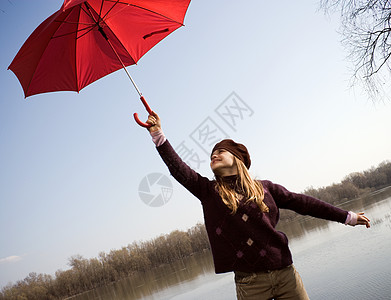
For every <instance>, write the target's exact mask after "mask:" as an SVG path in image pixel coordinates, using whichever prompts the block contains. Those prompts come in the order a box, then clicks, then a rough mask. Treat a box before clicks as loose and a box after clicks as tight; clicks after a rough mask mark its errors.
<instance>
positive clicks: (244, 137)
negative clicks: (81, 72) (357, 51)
mask: <svg viewBox="0 0 391 300" xmlns="http://www.w3.org/2000/svg"><path fill="white" fill-rule="evenodd" d="M205 3H206V2H205V1H193V2H192V3H191V4H190V7H189V10H188V13H187V16H186V18H185V24H186V26H185V27H183V28H180V29H179V30H177V31H176V32H174V33H173V34H171V35H170V36H169V37H167V38H166V39H165V40H163V41H162V42H161V43H160V44H158V45H157V46H156V47H154V48H153V49H152V50H151V51H149V52H148V53H147V54H146V55H145V56H144V57H143V58H142V59H141V60H140V61H139V63H138V65H137V66H131V67H128V70H129V72H130V73H131V74H132V76H133V78H134V79H135V81H136V82H137V84H138V86H139V88H140V89H141V90H142V92H143V94H144V95H145V97H146V98H147V100H148V101H149V103H150V105H151V107H152V109H154V110H155V111H156V112H158V113H159V115H160V116H161V118H162V121H163V128H164V131H165V133H166V135H167V137H168V138H169V140H170V141H171V143H172V144H173V146H175V147H177V148H178V149H179V147H180V145H186V147H187V148H188V149H190V150H192V151H193V152H192V153H193V155H198V158H199V159H200V160H201V161H203V162H202V163H201V164H200V165H199V166H198V165H197V166H196V167H195V168H197V171H199V172H200V173H202V174H204V175H205V176H208V177H210V178H212V173H211V171H210V170H209V167H208V163H207V161H208V155H207V154H206V153H205V152H204V151H203V149H206V150H207V148H208V145H206V144H202V145H201V146H202V147H200V145H199V143H198V144H197V137H198V138H199V137H200V136H199V135H198V133H199V130H200V128H202V126H204V125H205V124H214V125H216V126H218V128H219V129H220V130H221V132H224V133H225V135H226V136H229V137H231V138H233V139H235V140H237V141H240V142H242V143H244V144H246V145H247V147H248V148H249V151H250V153H251V155H252V161H253V164H252V167H251V169H250V171H251V172H252V174H253V175H254V176H255V177H258V178H262V179H270V180H272V181H274V182H277V183H280V184H282V185H284V186H286V187H287V188H288V189H290V190H293V191H303V190H304V189H305V188H307V187H309V186H314V187H321V186H326V185H329V184H332V183H334V182H339V181H340V180H342V179H343V177H344V176H345V175H348V174H349V173H351V172H354V171H362V170H365V169H368V168H370V167H371V166H377V165H378V164H379V163H380V162H382V161H384V160H390V159H391V139H390V138H389V136H390V134H389V133H390V132H391V119H390V118H389V116H390V114H391V104H390V102H389V101H385V102H380V103H377V104H373V103H372V102H370V101H369V100H368V99H367V97H366V95H365V94H364V93H362V91H361V89H360V87H359V86H358V87H357V88H356V89H351V88H350V83H349V81H350V76H351V73H350V70H349V69H350V68H351V64H350V63H349V61H348V60H347V59H346V56H347V52H346V51H345V50H344V48H343V47H342V46H341V44H340V40H341V36H340V35H339V34H338V32H337V31H338V28H339V23H338V16H331V17H326V16H325V15H324V14H323V13H321V12H319V11H318V6H317V1H309V0H306V1H294V2H292V1H282V2H281V1H280V2H278V3H277V2H276V3H271V2H268V3H266V2H264V1H256V0H251V1H246V2H245V4H243V3H239V2H238V1H226V0H225V1H222V0H217V1H212V2H208V5H206V4H205ZM61 4H62V3H61V1H53V0H36V1H27V0H23V1H2V2H1V3H0V33H1V41H2V43H1V51H2V55H1V58H0V60H1V69H0V76H1V90H2V93H1V94H2V96H1V101H0V245H1V247H0V286H4V285H5V284H7V283H8V282H15V281H16V280H18V279H23V278H24V277H25V276H27V275H28V273H29V272H37V273H47V274H54V272H55V271H56V270H58V269H63V270H64V269H67V268H68V266H67V261H68V258H69V257H70V256H72V255H75V254H80V255H82V256H84V257H86V258H91V257H96V256H98V253H99V252H101V251H105V252H109V251H110V249H118V248H120V247H122V246H126V245H127V244H129V243H132V242H133V241H141V240H148V239H151V238H153V237H156V236H159V235H160V234H164V233H169V232H170V231H172V230H175V229H180V230H186V229H187V228H189V227H191V226H193V225H195V224H196V223H197V222H199V221H201V222H202V220H203V217H202V211H201V206H200V204H199V202H198V200H197V199H195V198H193V197H192V196H191V195H190V194H189V193H188V192H186V191H185V190H184V189H183V188H182V187H181V186H179V185H178V184H177V183H176V182H175V181H174V180H173V179H172V178H170V177H169V179H170V180H171V182H172V185H173V190H172V192H173V193H172V197H171V198H170V199H169V201H168V203H166V204H165V205H163V206H161V207H151V206H148V205H146V204H145V203H144V202H143V201H142V199H141V198H140V194H139V185H140V183H141V182H142V180H143V179H144V178H145V177H147V176H148V175H149V174H152V173H159V174H163V175H166V176H169V173H168V171H167V169H166V167H165V165H164V164H163V163H162V161H161V160H160V158H159V156H158V154H157V152H156V150H155V148H154V145H153V144H152V142H151V139H150V137H149V135H148V133H147V131H146V130H145V129H142V128H140V127H139V126H138V125H137V124H136V123H135V122H134V121H133V119H132V114H133V112H138V113H139V114H140V115H141V117H142V118H144V119H146V112H145V110H144V108H143V107H142V105H141V104H140V101H139V100H138V95H137V93H136V91H135V90H134V88H133V87H132V86H131V83H130V81H129V79H128V78H127V76H126V74H125V72H123V71H121V70H120V71H117V72H115V73H113V74H111V75H109V76H106V77H105V78H103V79H101V80H99V81H97V82H95V83H93V84H91V85H90V86H88V87H86V88H85V89H83V90H82V91H81V92H80V93H79V94H77V93H72V92H58V93H50V94H42V95H36V96H32V97H29V98H27V99H24V95H23V91H22V88H21V86H20V84H19V82H18V80H17V79H16V77H15V76H14V74H13V73H12V72H11V71H9V70H7V67H8V66H9V64H10V63H11V61H12V59H13V58H14V56H15V54H16V53H17V51H18V50H19V49H20V47H21V46H22V44H23V42H24V41H25V40H26V38H27V37H28V36H29V35H30V33H31V32H32V31H33V30H34V29H35V28H36V27H37V26H38V25H39V24H40V23H41V22H42V21H43V20H44V19H46V18H47V17H48V16H49V15H51V14H52V13H53V12H54V11H56V10H57V9H59V8H60V7H61ZM233 93H234V94H233ZM232 101H237V103H239V104H240V105H241V107H242V108H243V109H244V110H243V111H242V113H243V115H240V116H239V117H238V114H237V115H236V117H235V118H234V120H235V124H231V126H230V125H229V124H228V123H226V122H225V121H226V120H227V119H223V118H221V114H222V109H224V108H227V107H226V105H227V104H229V103H231V104H232V103H233V102H232ZM230 112H231V113H232V112H233V111H230ZM236 113H238V111H236ZM219 114H220V115H219ZM223 116H224V115H223ZM231 121H232V119H231ZM199 141H200V140H198V142H199ZM210 148H211V147H210ZM154 188H155V190H153V191H151V194H154V193H159V191H160V190H159V189H156V186H155V187H154Z"/></svg>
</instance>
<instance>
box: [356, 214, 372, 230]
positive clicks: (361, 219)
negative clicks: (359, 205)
mask: <svg viewBox="0 0 391 300" xmlns="http://www.w3.org/2000/svg"><path fill="white" fill-rule="evenodd" d="M370 222H371V221H370V220H369V219H368V218H367V217H366V216H364V213H363V212H361V213H358V214H357V224H358V225H365V226H366V227H367V228H369V227H371V223H370Z"/></svg>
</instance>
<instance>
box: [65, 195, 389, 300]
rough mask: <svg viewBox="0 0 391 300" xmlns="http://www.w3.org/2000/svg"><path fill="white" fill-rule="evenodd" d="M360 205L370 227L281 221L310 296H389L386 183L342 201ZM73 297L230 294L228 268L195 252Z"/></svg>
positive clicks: (189, 299)
mask: <svg viewBox="0 0 391 300" xmlns="http://www.w3.org/2000/svg"><path fill="white" fill-rule="evenodd" d="M343 208H345V209H347V210H352V211H355V212H358V211H365V213H366V215H367V216H368V217H369V218H370V219H371V225H372V226H371V228H370V229H367V228H365V227H364V226H359V227H351V226H345V225H342V224H337V223H333V222H327V221H323V220H315V219H313V218H306V219H305V220H302V221H300V222H295V223H294V225H292V224H289V225H288V226H287V225H285V226H281V227H280V228H279V229H280V230H281V231H284V232H285V233H287V235H288V237H289V244H290V249H291V251H292V255H293V260H294V264H295V266H296V269H297V270H298V271H299V273H300V275H301V277H302V279H303V282H304V285H305V287H306V290H307V292H308V295H309V297H310V299H315V300H318V299H319V300H321V299H324V300H326V299H327V300H329V299H332V300H338V299H341V300H345V299H376V300H382V299H387V300H390V299H391V188H388V189H385V190H383V191H381V192H377V193H374V194H372V195H371V196H370V197H365V198H362V199H359V200H354V201H351V202H348V203H345V204H344V205H343ZM72 299H73V300H92V299H100V300H109V299H110V300H135V299H143V300H165V299H174V300H204V299H213V300H231V299H232V300H234V299H236V294H235V284H234V281H233V274H232V273H227V274H219V275H216V274H214V269H213V263H212V258H211V256H210V254H209V253H203V254H199V255H195V256H193V257H190V258H189V259H186V260H184V261H181V262H178V263H176V264H173V265H170V266H164V267H160V268H157V269H154V270H152V271H150V272H145V273H142V274H139V275H137V276H133V277H132V278H129V279H125V280H122V281H120V282H117V283H115V284H112V285H110V286H108V287H103V288H99V289H97V290H95V291H91V292H88V293H85V294H83V295H79V296H77V297H73V298H72Z"/></svg>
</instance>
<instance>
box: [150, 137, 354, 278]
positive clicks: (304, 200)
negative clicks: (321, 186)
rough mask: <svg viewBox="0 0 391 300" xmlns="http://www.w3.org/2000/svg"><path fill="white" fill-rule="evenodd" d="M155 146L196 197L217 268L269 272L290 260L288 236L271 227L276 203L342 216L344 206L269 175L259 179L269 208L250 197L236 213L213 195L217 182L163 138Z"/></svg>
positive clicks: (334, 218)
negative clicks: (296, 190) (263, 208)
mask: <svg viewBox="0 0 391 300" xmlns="http://www.w3.org/2000/svg"><path fill="white" fill-rule="evenodd" d="M157 150H158V152H159V154H160V156H161V157H162V159H163V161H164V162H165V164H166V165H167V167H168V169H169V171H170V173H171V175H172V176H173V177H174V178H175V179H176V180H177V181H178V182H179V183H180V184H182V185H183V186H184V187H185V188H186V189H187V190H189V191H190V192H191V193H192V194H193V195H194V196H195V197H197V198H198V199H199V200H200V201H201V204H202V208H203V212H204V219H205V227H206V230H207V233H208V238H209V242H210V246H211V249H212V254H213V260H214V265H215V272H216V273H224V272H229V271H242V272H259V271H269V270H277V269H281V268H284V267H287V266H289V265H290V264H292V255H291V252H290V250H289V247H288V238H287V237H286V235H285V234H284V233H282V232H280V231H277V230H276V225H277V222H278V220H279V209H280V208H286V209H291V210H293V211H295V212H297V213H299V214H302V215H310V216H313V217H317V218H322V219H326V220H331V221H337V222H341V223H344V222H345V220H346V218H347V215H348V212H347V211H345V210H342V209H339V208H337V207H334V206H332V205H330V204H328V203H326V202H323V201H321V200H318V199H315V198H313V197H309V196H306V195H302V194H296V193H292V192H289V191H288V190H287V189H285V188H284V187H283V186H281V185H278V184H274V183H272V182H271V181H268V180H262V181H261V183H262V185H263V188H264V192H265V198H264V203H265V204H266V205H267V207H268V208H269V212H267V213H262V212H261V210H260V209H259V207H258V206H257V205H256V204H255V203H254V202H252V201H251V202H250V203H247V204H246V203H245V202H246V201H245V199H243V200H242V201H241V202H240V203H239V207H238V209H237V212H236V213H235V214H232V213H231V210H230V209H229V208H228V207H227V206H226V205H225V204H224V203H223V201H222V199H221V197H220V195H219V194H218V192H217V190H216V182H215V181H214V180H209V179H208V178H206V177H203V176H201V175H200V174H198V173H197V172H195V171H194V170H193V169H191V168H190V167H189V166H188V165H187V164H186V163H184V162H183V161H182V159H181V158H180V157H179V156H178V154H177V153H176V152H175V150H174V149H173V148H172V146H171V145H170V143H169V141H168V140H166V141H165V142H164V143H163V144H162V145H160V146H158V147H157ZM224 180H227V181H229V182H230V183H232V184H234V183H235V181H236V175H235V176H228V177H224Z"/></svg>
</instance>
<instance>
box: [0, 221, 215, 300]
mask: <svg viewBox="0 0 391 300" xmlns="http://www.w3.org/2000/svg"><path fill="white" fill-rule="evenodd" d="M209 249H210V247H209V241H208V237H207V234H206V230H205V226H204V225H203V224H201V223H199V224H196V225H195V226H193V227H192V228H190V229H188V230H187V231H179V230H175V231H173V232H171V233H170V234H166V235H161V236H159V237H157V238H154V239H151V240H149V241H143V242H133V243H132V244H129V245H128V246H126V247H122V248H121V249H118V250H111V251H110V252H109V253H105V252H101V253H99V256H98V257H97V258H91V259H86V258H83V257H82V256H80V255H75V256H72V257H70V258H69V262H68V264H69V266H70V269H68V270H65V271H63V270H58V271H56V272H55V275H54V276H51V275H47V274H37V273H30V274H29V275H28V276H27V277H26V278H25V279H24V280H19V281H17V282H16V283H15V284H9V285H7V286H5V287H4V288H3V289H2V290H1V292H0V299H1V300H3V299H4V300H5V299H7V300H14V299H15V300H25V299H26V300H27V299H28V300H46V299H65V298H67V297H71V296H73V295H77V294H80V293H83V292H86V291H89V290H92V289H95V288H98V287H100V286H104V285H108V284H109V283H112V282H115V281H118V280H120V279H123V278H126V277H129V276H131V275H132V274H134V273H135V272H142V271H146V270H150V269H152V268H154V267H159V266H161V265H164V264H169V263H172V262H174V261H177V260H180V259H183V258H185V257H189V256H191V255H193V254H194V253H199V252H203V251H207V250H209Z"/></svg>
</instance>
